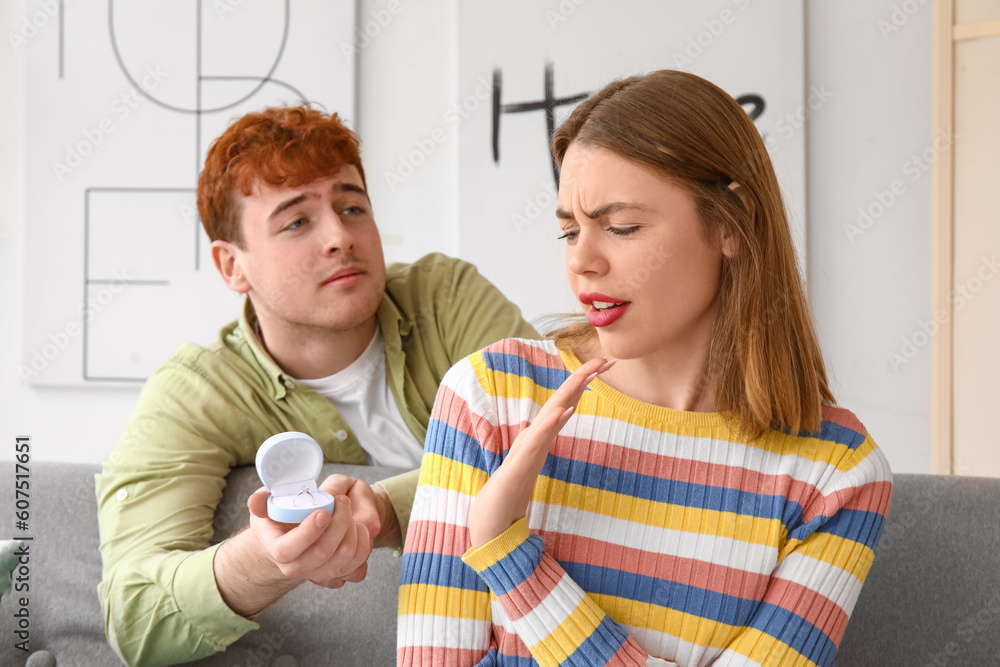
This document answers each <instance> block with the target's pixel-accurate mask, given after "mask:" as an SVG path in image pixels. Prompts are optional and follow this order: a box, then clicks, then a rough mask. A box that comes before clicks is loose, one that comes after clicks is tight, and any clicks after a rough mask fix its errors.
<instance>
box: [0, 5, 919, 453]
mask: <svg viewBox="0 0 1000 667" xmlns="http://www.w3.org/2000/svg"><path fill="white" fill-rule="evenodd" d="M591 1H593V2H598V1H609V0H591ZM401 5H402V7H403V9H402V11H400V12H399V13H398V14H395V15H393V16H392V19H391V21H390V22H389V23H388V24H387V25H385V26H384V27H383V28H381V30H380V34H379V35H378V36H376V37H375V38H373V39H372V40H371V41H370V42H369V43H368V44H367V45H366V46H365V47H364V48H362V49H361V51H360V53H359V58H358V60H359V69H358V73H359V84H358V85H359V90H358V93H359V96H358V100H359V101H358V109H357V112H358V115H357V127H358V130H359V131H360V133H361V135H362V137H363V148H364V155H365V165H366V169H367V175H368V184H369V188H370V190H371V194H372V199H373V202H374V205H375V211H376V215H377V217H378V219H379V221H380V226H381V228H382V232H383V235H384V237H385V239H386V248H385V249H386V258H387V259H388V260H390V261H392V260H405V259H411V258H412V257H414V256H416V255H419V254H423V252H427V251H430V250H442V251H445V252H451V253H454V252H455V250H456V249H457V248H458V231H459V230H458V219H457V217H458V216H457V174H458V165H457V156H458V146H457V141H456V140H454V139H455V138H454V136H452V137H451V138H450V139H449V140H448V141H446V142H444V143H442V144H441V146H440V149H439V150H438V151H437V152H436V153H435V154H434V155H432V156H431V157H430V158H429V159H428V160H427V162H426V164H424V165H423V166H422V167H421V169H420V170H419V171H418V172H417V173H415V174H414V175H413V176H412V177H411V178H408V179H407V180H406V181H405V182H404V183H402V184H400V185H399V186H398V187H397V189H396V190H395V191H392V190H391V189H390V187H389V186H388V185H387V184H386V182H385V179H384V173H385V171H387V170H391V169H395V168H396V167H397V164H398V160H399V156H400V155H403V154H405V153H406V152H408V151H409V150H411V149H412V142H413V141H414V140H415V139H417V138H419V137H423V136H426V135H427V134H428V132H429V131H430V130H433V129H434V128H435V127H437V126H438V123H439V119H440V115H441V113H442V112H443V111H444V110H445V109H446V108H448V106H449V105H450V104H452V103H453V101H454V100H453V99H452V98H453V97H454V95H455V90H456V78H455V77H456V67H455V57H456V56H455V44H456V34H455V31H456V28H455V16H456V7H457V0H429V1H428V2H424V3H420V4H419V5H418V4H417V3H411V1H410V0H401ZM556 5H558V2H557V1H556V0H547V1H546V2H545V3H544V8H550V7H549V6H551V8H555V7H556ZM929 5H930V3H925V5H921V9H920V10H919V11H918V12H917V13H916V14H915V15H914V16H912V17H908V20H907V22H906V23H905V24H904V25H903V26H902V27H901V28H900V30H898V31H896V32H894V33H892V34H890V35H888V36H887V38H883V36H882V34H881V33H880V30H879V26H878V21H879V20H880V19H883V20H889V19H890V14H891V12H892V7H893V3H892V2H891V1H890V0H879V1H878V2H872V1H871V0H869V1H868V2H864V1H863V0H841V1H840V2H837V3H832V2H827V3H821V2H807V11H806V37H807V39H806V53H807V82H806V84H807V89H808V88H810V87H812V86H817V87H818V86H824V85H825V86H826V88H827V90H828V91H830V92H832V97H830V99H829V100H827V101H826V102H824V103H823V104H822V105H821V106H819V107H818V108H816V109H815V110H811V111H810V114H811V115H810V118H809V121H808V126H807V128H808V129H807V131H808V134H807V152H808V158H807V159H808V169H809V172H808V179H807V182H808V197H807V199H808V202H809V211H808V220H807V227H808V244H809V266H810V275H809V288H810V296H811V298H812V302H813V308H814V311H815V315H816V321H817V326H818V329H819V333H820V339H821V342H822V344H823V347H824V350H825V353H826V357H827V362H828V365H829V369H830V371H831V375H832V376H833V385H834V392H835V394H836V396H837V398H838V399H839V401H840V403H841V404H843V405H845V406H847V407H850V408H851V409H852V410H854V411H855V412H856V413H857V414H858V415H859V416H860V418H861V419H862V420H863V421H864V422H865V423H866V425H867V426H868V428H869V430H870V431H871V433H872V435H873V436H874V437H875V439H876V440H877V441H878V442H879V443H880V444H881V445H882V447H883V448H884V449H885V451H886V453H887V455H888V457H889V459H890V462H891V463H892V465H893V468H894V469H895V470H896V471H898V472H928V471H929V470H930V455H929V443H930V440H929V436H928V427H929V394H930V372H929V360H928V357H929V354H928V352H929V351H928V350H926V349H924V350H921V351H920V352H919V353H918V354H917V355H916V356H915V357H914V358H913V359H912V360H911V361H909V362H908V363H906V364H904V365H902V366H901V367H900V368H899V369H898V372H894V371H893V369H892V367H891V366H890V363H889V361H888V359H887V355H888V354H889V353H890V352H896V351H898V348H899V346H900V343H901V339H902V337H904V336H907V337H908V336H911V335H912V333H913V332H914V331H916V330H918V327H919V323H920V321H921V318H926V316H927V314H928V313H929V312H930V297H929V294H930V268H929V257H930V253H929V238H930V232H929V229H930V214H929V204H930V194H929V193H930V177H929V176H930V175H929V173H927V174H923V175H922V177H920V178H918V179H917V180H916V181H910V180H909V178H910V176H909V173H910V172H908V171H905V170H906V169H907V161H908V160H909V159H910V158H911V156H912V155H913V154H915V153H918V152H920V151H922V150H923V149H924V148H926V147H927V146H929V145H930V141H931V138H930V25H931V19H930V14H931V11H930V8H929ZM384 7H385V2H384V1H376V0H361V2H360V4H359V22H361V23H362V24H363V23H364V22H366V21H367V20H369V19H370V18H372V12H374V11H377V10H379V9H381V8H384ZM544 8H543V7H541V6H540V10H539V11H544ZM37 9H38V5H37V0H8V1H7V2H4V3H0V35H2V36H3V37H4V43H3V44H0V53H2V56H0V90H3V100H4V102H3V104H2V106H0V286H2V287H0V312H3V313H5V314H7V316H6V317H4V318H3V320H2V323H3V324H2V331H3V338H2V344H0V429H2V432H0V439H2V440H0V443H9V444H10V446H11V447H12V445H13V441H14V436H15V435H31V436H32V438H33V442H34V445H35V448H34V458H35V459H36V460H67V461H92V462H97V461H101V460H103V459H104V458H105V457H106V456H107V455H108V453H109V452H110V450H111V447H112V446H113V444H114V441H115V439H116V438H117V435H118V433H119V432H120V431H121V429H122V428H123V426H124V423H125V421H126V419H127V418H128V414H129V412H130V410H131V407H132V405H133V403H134V401H135V398H136V396H137V391H136V390H131V389H107V388H100V387H97V388H92V389H90V388H88V389H74V390H68V389H62V390H61V389H48V388H46V389H40V388H33V387H28V386H27V385H25V384H22V383H21V382H20V380H19V379H18V375H17V370H16V369H17V365H18V364H19V363H21V360H22V358H23V355H24V352H25V351H24V350H23V349H22V348H23V336H22V324H23V318H24V317H25V312H26V311H25V308H24V302H23V297H22V294H23V292H24V282H23V277H22V276H23V273H24V261H23V251H22V241H23V236H24V224H25V223H24V218H25V209H24V198H23V193H24V178H25V174H24V168H23V164H24V161H25V159H24V142H23V128H24V118H25V109H24V90H25V73H24V56H23V52H22V53H17V52H15V51H14V50H13V49H12V48H11V47H10V45H9V43H8V39H7V35H8V33H10V32H17V31H19V30H20V27H21V23H22V20H23V18H24V17H25V16H26V15H29V14H31V13H34V12H35V11H37ZM44 29H49V30H54V29H57V28H56V27H55V24H54V23H52V24H50V25H49V26H46V27H45V28H44ZM414 100H416V101H417V102H418V103H416V104H415V103H413V101H414ZM897 179H898V180H903V181H905V192H904V193H903V194H902V195H899V196H897V197H896V201H895V202H893V203H892V204H891V205H890V206H888V207H887V208H886V210H885V212H884V213H883V214H882V215H881V216H880V217H878V218H877V220H874V222H873V224H871V225H870V227H869V228H868V229H866V230H862V232H863V233H862V234H861V235H860V236H855V237H854V238H853V241H854V242H853V243H852V242H851V240H850V239H849V238H848V234H847V231H846V230H845V228H844V226H845V224H856V223H857V218H858V213H857V209H858V207H868V206H870V205H871V204H872V202H875V201H877V199H876V194H874V193H875V192H877V191H884V190H890V189H891V185H892V183H893V181H894V180H897ZM416 210H419V211H434V212H436V214H437V215H439V220H440V224H439V229H438V230H436V232H435V233H434V234H429V235H426V236H425V237H423V238H419V239H413V238H411V237H409V236H407V232H408V228H407V219H408V218H410V217H412V211H416ZM400 241H405V242H406V244H407V248H408V250H407V253H413V252H414V251H413V249H414V248H415V249H416V250H417V252H416V253H414V254H411V255H408V256H403V253H402V250H401V248H400V247H399V245H398V244H399V243H400ZM58 242H59V240H58V239H53V243H58ZM220 324H221V322H220ZM0 446H6V445H2V444H0ZM11 451H12V449H11ZM4 456H6V455H4Z"/></svg>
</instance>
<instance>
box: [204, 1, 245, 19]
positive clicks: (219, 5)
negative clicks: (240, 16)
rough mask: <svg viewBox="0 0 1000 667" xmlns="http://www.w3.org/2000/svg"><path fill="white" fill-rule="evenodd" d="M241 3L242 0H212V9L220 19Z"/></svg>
mask: <svg viewBox="0 0 1000 667" xmlns="http://www.w3.org/2000/svg"><path fill="white" fill-rule="evenodd" d="M242 4H243V0H212V9H214V10H215V15H216V16H218V17H219V18H220V19H225V18H226V14H229V13H230V12H235V11H236V8H237V7H239V6H240V5H242Z"/></svg>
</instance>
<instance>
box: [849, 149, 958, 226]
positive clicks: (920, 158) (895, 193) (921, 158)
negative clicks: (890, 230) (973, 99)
mask: <svg viewBox="0 0 1000 667" xmlns="http://www.w3.org/2000/svg"><path fill="white" fill-rule="evenodd" d="M957 136H958V135H951V134H948V133H947V132H945V131H944V130H939V131H938V132H937V134H936V135H935V136H934V141H933V142H932V143H931V145H930V146H928V147H927V148H925V149H924V150H923V151H922V152H920V153H918V154H914V155H911V156H910V159H909V160H907V161H906V162H904V163H903V166H902V167H901V171H902V172H903V176H905V177H907V178H906V179H903V178H896V179H893V180H892V182H891V183H889V187H888V188H886V189H885V190H874V191H873V192H872V197H873V200H872V201H870V202H869V203H868V204H867V205H865V206H859V207H858V219H857V220H856V221H855V222H854V223H850V222H845V223H844V234H845V235H847V240H848V241H850V242H851V245H854V243H855V241H856V240H857V239H858V237H860V236H863V235H864V234H865V232H867V231H868V230H869V229H871V228H872V227H874V226H875V223H876V222H878V220H879V219H881V218H882V216H883V215H885V213H886V211H888V210H889V209H890V208H891V207H892V205H893V204H895V203H896V202H897V201H899V198H900V197H902V196H903V195H905V194H906V192H907V182H909V183H916V182H917V181H919V180H920V178H921V177H922V176H923V175H924V174H926V173H927V172H928V171H930V170H931V167H933V166H934V162H936V161H937V159H938V156H939V155H941V153H944V152H946V151H948V150H950V149H951V145H952V144H953V143H954V141H955V138H956V137H957Z"/></svg>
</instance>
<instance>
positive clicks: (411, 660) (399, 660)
mask: <svg viewBox="0 0 1000 667" xmlns="http://www.w3.org/2000/svg"><path fill="white" fill-rule="evenodd" d="M487 650H488V649H487ZM484 655H486V651H477V650H473V649H467V648H440V647H434V646H404V647H402V648H398V649H396V664H399V665H434V666H435V667H438V666H441V667H467V665H475V664H477V663H478V662H479V661H480V660H481V659H482V657H483V656H484Z"/></svg>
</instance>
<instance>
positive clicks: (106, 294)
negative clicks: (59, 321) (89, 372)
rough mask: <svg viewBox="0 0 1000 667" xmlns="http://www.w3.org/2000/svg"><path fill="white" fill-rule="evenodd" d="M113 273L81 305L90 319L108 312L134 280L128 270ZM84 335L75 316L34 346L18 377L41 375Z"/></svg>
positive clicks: (79, 311) (83, 314)
mask: <svg viewBox="0 0 1000 667" xmlns="http://www.w3.org/2000/svg"><path fill="white" fill-rule="evenodd" d="M111 273H112V276H114V279H113V280H112V281H111V282H109V284H107V285H105V286H104V287H102V288H101V289H100V290H99V291H98V292H97V293H96V294H94V295H93V296H91V297H90V298H89V299H87V301H85V302H82V303H80V305H79V306H78V307H77V315H78V316H80V317H85V318H86V319H87V322H93V321H94V318H95V317H97V316H98V315H100V314H101V313H102V312H104V310H105V309H106V308H107V307H108V306H109V305H111V303H112V302H113V301H114V300H115V297H116V296H117V295H118V294H120V293H121V292H122V290H124V289H125V285H127V284H128V281H129V280H131V279H132V277H131V276H128V275H126V272H125V270H124V269H122V270H121V271H119V270H117V269H115V270H114V271H112V272H111ZM81 335H83V329H82V327H81V326H80V324H79V323H78V321H77V320H76V319H75V318H74V319H72V320H70V321H69V322H67V323H66V324H65V325H63V327H62V328H60V329H58V330H56V331H52V332H50V333H49V335H48V340H47V342H45V343H43V344H42V345H41V346H40V347H36V348H35V349H33V350H32V351H31V353H30V354H29V355H28V364H27V365H25V364H19V365H18V367H17V374H18V376H19V377H20V378H21V380H30V379H31V378H36V377H38V376H39V375H40V374H41V373H42V372H44V371H45V369H46V368H48V367H49V364H50V363H52V361H53V360H54V359H55V358H56V357H58V356H59V355H60V354H62V352H63V350H65V349H66V348H67V347H69V344H70V342H71V341H72V340H74V339H76V338H77V337H79V336H81Z"/></svg>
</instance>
